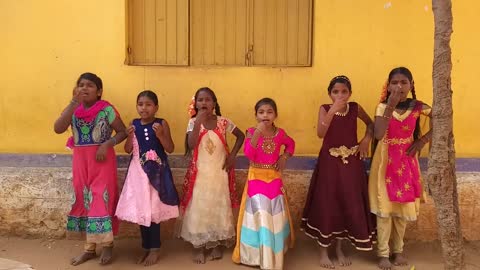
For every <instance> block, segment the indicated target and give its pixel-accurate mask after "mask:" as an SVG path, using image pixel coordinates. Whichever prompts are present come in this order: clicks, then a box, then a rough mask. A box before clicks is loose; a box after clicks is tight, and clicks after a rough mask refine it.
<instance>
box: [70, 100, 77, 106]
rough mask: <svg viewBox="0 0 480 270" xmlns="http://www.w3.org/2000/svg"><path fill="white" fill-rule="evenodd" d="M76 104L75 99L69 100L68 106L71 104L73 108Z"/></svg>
mask: <svg viewBox="0 0 480 270" xmlns="http://www.w3.org/2000/svg"><path fill="white" fill-rule="evenodd" d="M78 103H79V102H78V101H76V100H75V99H72V100H70V104H72V105H74V106H75V105H78Z"/></svg>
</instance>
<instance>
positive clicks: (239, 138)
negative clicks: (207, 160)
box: [223, 127, 245, 170]
mask: <svg viewBox="0 0 480 270" xmlns="http://www.w3.org/2000/svg"><path fill="white" fill-rule="evenodd" d="M232 134H233V135H234V136H235V137H237V139H236V140H235V145H234V146H233V148H232V151H231V152H230V154H229V155H228V157H227V159H226V160H225V164H224V165H223V169H226V170H229V169H230V168H231V167H232V166H233V165H234V164H235V157H236V156H237V154H238V151H239V150H240V147H242V144H243V141H244V139H245V134H244V133H243V132H242V131H241V130H240V129H239V128H237V127H236V128H235V129H234V130H233V131H232Z"/></svg>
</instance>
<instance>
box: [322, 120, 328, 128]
mask: <svg viewBox="0 0 480 270" xmlns="http://www.w3.org/2000/svg"><path fill="white" fill-rule="evenodd" d="M320 124H322V126H324V127H328V124H327V123H325V122H323V121H322V123H320Z"/></svg>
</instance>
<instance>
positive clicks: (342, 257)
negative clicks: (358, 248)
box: [336, 239, 352, 266]
mask: <svg viewBox="0 0 480 270" xmlns="http://www.w3.org/2000/svg"><path fill="white" fill-rule="evenodd" d="M336 252H337V260H338V264H339V265H340V266H350V265H352V261H350V259H349V258H347V257H346V256H345V254H343V251H342V240H340V239H339V240H337V246H336Z"/></svg>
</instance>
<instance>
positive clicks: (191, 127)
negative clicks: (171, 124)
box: [187, 118, 195, 133]
mask: <svg viewBox="0 0 480 270" xmlns="http://www.w3.org/2000/svg"><path fill="white" fill-rule="evenodd" d="M194 125H195V118H191V119H190V120H189V121H188V125H187V133H188V132H190V131H192V130H193V126H194Z"/></svg>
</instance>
